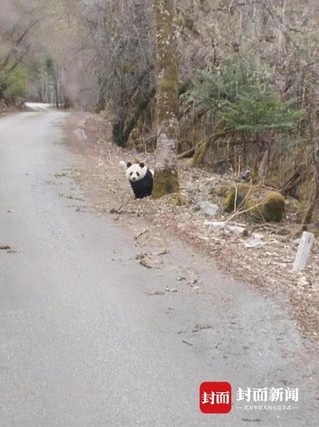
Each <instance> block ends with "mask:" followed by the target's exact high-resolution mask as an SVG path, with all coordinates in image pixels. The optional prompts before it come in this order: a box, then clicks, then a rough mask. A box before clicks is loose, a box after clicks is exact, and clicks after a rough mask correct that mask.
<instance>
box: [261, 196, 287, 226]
mask: <svg viewBox="0 0 319 427" xmlns="http://www.w3.org/2000/svg"><path fill="white" fill-rule="evenodd" d="M262 211H263V217H264V218H265V221H267V222H271V221H274V222H280V221H281V220H282V219H283V218H284V216H285V199H284V197H283V196H282V195H281V194H280V193H278V192H277V191H271V192H270V193H268V194H267V195H266V200H265V202H264V203H263V204H262Z"/></svg>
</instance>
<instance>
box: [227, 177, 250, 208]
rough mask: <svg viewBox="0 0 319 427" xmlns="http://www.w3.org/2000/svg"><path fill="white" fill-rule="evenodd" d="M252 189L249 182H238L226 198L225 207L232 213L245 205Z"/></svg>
mask: <svg viewBox="0 0 319 427" xmlns="http://www.w3.org/2000/svg"><path fill="white" fill-rule="evenodd" d="M249 190H250V186H249V185H248V184H238V185H236V186H233V187H232V188H231V189H230V190H229V191H228V192H227V194H226V196H225V198H224V205H223V209H224V211H225V212H227V213H230V212H233V211H234V210H235V209H238V208H240V207H242V206H243V205H244V201H245V198H246V196H247V194H248V192H249Z"/></svg>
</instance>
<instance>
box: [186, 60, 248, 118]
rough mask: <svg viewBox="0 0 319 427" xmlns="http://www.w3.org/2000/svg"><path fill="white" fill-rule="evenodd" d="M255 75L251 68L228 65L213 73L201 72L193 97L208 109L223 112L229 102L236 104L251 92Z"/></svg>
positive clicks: (240, 65)
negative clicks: (242, 95) (243, 94)
mask: <svg viewBox="0 0 319 427" xmlns="http://www.w3.org/2000/svg"><path fill="white" fill-rule="evenodd" d="M254 80H255V75H254V72H253V70H252V69H251V67H249V66H248V65H246V64H245V65H244V64H243V63H242V62H239V63H234V64H231V63H226V64H224V65H223V66H222V67H219V68H216V69H215V70H214V71H213V72H211V73H209V72H207V71H200V72H199V73H198V74H197V77H196V79H195V82H194V88H193V97H194V98H195V100H197V101H199V102H200V103H202V104H203V105H204V106H205V107H207V108H208V109H211V110H213V111H215V112H216V111H223V110H224V108H225V105H226V103H227V102H235V101H236V100H237V99H238V96H239V94H240V93H244V92H245V91H247V90H249V88H250V87H251V85H252V82H254Z"/></svg>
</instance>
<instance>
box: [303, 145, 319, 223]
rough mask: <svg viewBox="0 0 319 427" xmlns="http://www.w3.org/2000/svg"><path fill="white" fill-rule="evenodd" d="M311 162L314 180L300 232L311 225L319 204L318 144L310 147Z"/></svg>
mask: <svg viewBox="0 0 319 427" xmlns="http://www.w3.org/2000/svg"><path fill="white" fill-rule="evenodd" d="M312 162H313V170H314V173H313V179H314V190H313V195H312V198H311V199H310V201H309V206H308V208H307V210H306V212H305V215H304V218H303V221H302V226H301V230H302V231H306V230H307V229H308V225H309V224H311V221H312V216H313V212H314V210H315V207H316V206H317V204H318V202H319V142H314V143H313V146H312Z"/></svg>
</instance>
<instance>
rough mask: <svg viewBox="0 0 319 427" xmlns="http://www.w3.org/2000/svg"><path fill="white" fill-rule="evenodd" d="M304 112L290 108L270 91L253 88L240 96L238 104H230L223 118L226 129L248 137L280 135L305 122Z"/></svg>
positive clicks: (288, 104) (236, 102)
mask: <svg viewBox="0 0 319 427" xmlns="http://www.w3.org/2000/svg"><path fill="white" fill-rule="evenodd" d="M303 115H304V112H303V111H302V110H299V109H296V108H291V107H290V103H284V102H283V101H282V100H281V99H280V98H279V97H278V96H277V95H276V94H274V93H273V92H272V91H271V90H263V89H262V88H257V87H256V88H254V90H250V92H249V93H247V94H245V95H239V96H238V99H237V100H236V101H235V102H230V101H229V102H227V105H226V107H225V111H224V114H223V118H224V120H225V123H226V126H227V127H229V128H231V129H234V130H236V131H245V132H246V133H257V132H267V131H270V130H272V129H277V130H281V131H285V130H286V131H287V130H291V129H293V128H296V127H297V126H298V124H299V123H300V120H301V119H302V117H303Z"/></svg>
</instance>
